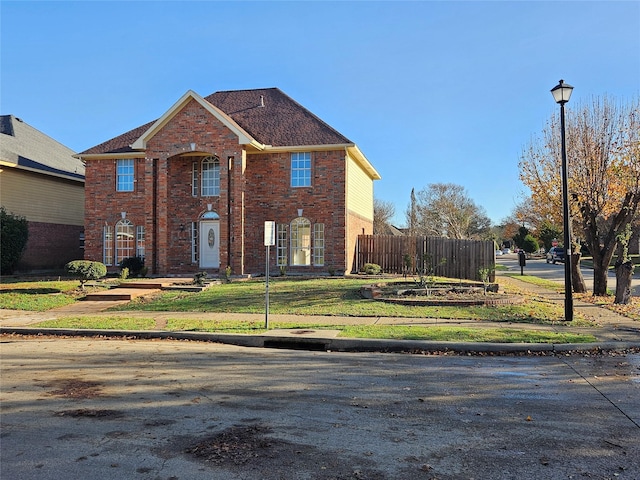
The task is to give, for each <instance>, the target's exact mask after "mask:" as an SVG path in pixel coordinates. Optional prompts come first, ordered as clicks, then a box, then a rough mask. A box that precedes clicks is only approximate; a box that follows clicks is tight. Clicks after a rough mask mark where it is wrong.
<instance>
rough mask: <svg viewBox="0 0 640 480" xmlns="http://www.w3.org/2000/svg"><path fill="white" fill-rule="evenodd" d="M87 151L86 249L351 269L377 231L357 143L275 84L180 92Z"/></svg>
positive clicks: (190, 265) (195, 260) (165, 262)
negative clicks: (267, 238) (364, 240)
mask: <svg viewBox="0 0 640 480" xmlns="http://www.w3.org/2000/svg"><path fill="white" fill-rule="evenodd" d="M77 157H78V158H80V159H82V160H84V161H85V162H86V173H85V175H86V202H85V212H86V220H85V258H86V259H90V260H96V261H102V262H104V263H105V264H107V265H108V266H109V267H110V268H111V269H115V268H117V266H118V264H119V263H120V262H121V261H122V260H123V259H124V258H127V257H132V256H142V257H144V258H145V265H146V266H147V267H148V268H149V272H150V273H151V274H155V275H180V274H192V273H194V272H197V271H203V270H204V271H207V272H210V273H215V272H217V271H218V270H223V269H225V268H226V267H227V266H230V267H231V269H232V272H233V274H236V275H238V274H240V275H241V274H259V273H262V272H264V271H265V247H264V222H265V221H274V222H275V223H276V245H275V246H274V247H271V248H270V252H271V258H270V268H271V269H272V271H273V270H274V269H277V267H278V266H279V265H284V266H286V269H287V272H290V273H293V272H300V273H318V274H322V273H326V272H330V271H336V272H340V273H341V272H345V271H346V272H349V271H351V268H352V265H353V257H354V252H355V248H356V241H357V236H358V235H359V234H363V233H364V234H371V233H372V231H373V181H374V180H377V179H379V178H380V175H379V174H378V172H377V171H376V170H375V168H374V167H373V166H372V165H371V164H370V163H369V161H368V160H367V158H366V157H365V156H364V155H363V154H362V152H361V151H360V150H359V149H358V147H357V146H356V145H355V144H354V143H353V142H351V141H350V140H349V139H347V138H346V137H345V136H343V135H342V134H340V133H339V132H337V131H336V130H334V129H333V128H331V127H330V126H329V125H327V124H326V123H325V122H323V121H322V120H320V119H319V118H318V117H316V116H315V115H313V114H312V113H311V112H309V111H308V110H307V109H305V108H304V107H302V106H301V105H299V104H298V103H297V102H295V101H294V100H292V99H291V98H290V97H288V96H287V95H285V94H284V93H283V92H282V91H280V90H279V89H277V88H269V89H258V90H238V91H226V92H217V93H214V94H212V95H210V96H208V97H206V98H203V97H201V96H199V95H198V94H196V93H195V92H193V91H189V92H187V93H185V94H184V95H183V96H182V97H181V98H180V99H179V100H178V101H177V102H176V103H175V104H174V105H173V106H172V107H171V108H170V109H169V110H168V111H166V112H165V113H164V114H163V115H162V116H161V117H160V118H159V119H157V120H155V121H152V122H150V123H147V124H145V125H142V126H140V127H138V128H135V129H133V130H131V131H129V132H127V133H124V134H122V135H120V136H118V137H116V138H113V139H111V140H108V141H106V142H104V143H102V144H100V145H97V146H95V147H93V148H90V149H88V150H86V151H84V152H82V153H79V154H78V155H77Z"/></svg>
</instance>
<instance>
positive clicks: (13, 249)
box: [0, 207, 29, 275]
mask: <svg viewBox="0 0 640 480" xmlns="http://www.w3.org/2000/svg"><path fill="white" fill-rule="evenodd" d="M0 228H1V230H2V232H1V235H0V236H1V240H0V242H1V245H0V253H1V257H2V261H1V262H0V271H1V272H2V273H3V274H4V275H7V274H9V273H13V269H14V268H15V266H16V265H17V264H18V262H19V261H20V258H22V253H23V252H24V248H25V247H26V246H27V240H28V239H29V226H28V224H27V219H26V218H24V217H20V216H17V215H14V214H12V213H7V211H6V210H5V208H4V207H0Z"/></svg>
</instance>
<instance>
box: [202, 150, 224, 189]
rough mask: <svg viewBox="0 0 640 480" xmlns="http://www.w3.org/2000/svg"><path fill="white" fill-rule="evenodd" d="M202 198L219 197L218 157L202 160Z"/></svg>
mask: <svg viewBox="0 0 640 480" xmlns="http://www.w3.org/2000/svg"><path fill="white" fill-rule="evenodd" d="M201 180H202V189H201V192H202V196H203V197H215V196H218V195H220V160H219V159H218V157H212V156H209V157H205V158H203V159H202V174H201Z"/></svg>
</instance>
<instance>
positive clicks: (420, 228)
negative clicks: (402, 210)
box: [415, 183, 491, 238]
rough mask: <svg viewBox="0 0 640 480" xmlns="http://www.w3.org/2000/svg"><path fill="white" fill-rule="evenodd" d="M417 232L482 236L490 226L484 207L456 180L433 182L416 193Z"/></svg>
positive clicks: (445, 235)
mask: <svg viewBox="0 0 640 480" xmlns="http://www.w3.org/2000/svg"><path fill="white" fill-rule="evenodd" d="M415 212H416V233H417V234H419V235H431V236H438V237H448V238H480V237H481V236H482V235H483V234H486V233H487V232H488V231H489V229H490V228H491V220H490V219H489V218H488V217H487V215H486V214H485V212H484V209H483V208H482V207H479V206H478V205H476V204H475V203H474V202H473V200H471V198H470V197H469V196H468V195H467V192H466V190H465V189H464V187H462V186H460V185H456V184H453V183H432V184H429V185H428V186H427V187H426V188H425V189H423V190H421V191H419V192H418V193H417V199H416V206H415Z"/></svg>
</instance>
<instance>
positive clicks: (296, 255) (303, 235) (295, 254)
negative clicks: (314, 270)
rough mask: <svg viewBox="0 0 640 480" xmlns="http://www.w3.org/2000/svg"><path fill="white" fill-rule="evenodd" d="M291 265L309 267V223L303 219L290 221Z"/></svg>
mask: <svg viewBox="0 0 640 480" xmlns="http://www.w3.org/2000/svg"><path fill="white" fill-rule="evenodd" d="M290 258H291V265H292V266H297V267H306V266H309V265H311V222H310V221H309V220H308V219H307V218H304V217H298V218H294V219H293V220H292V221H291V257H290Z"/></svg>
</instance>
